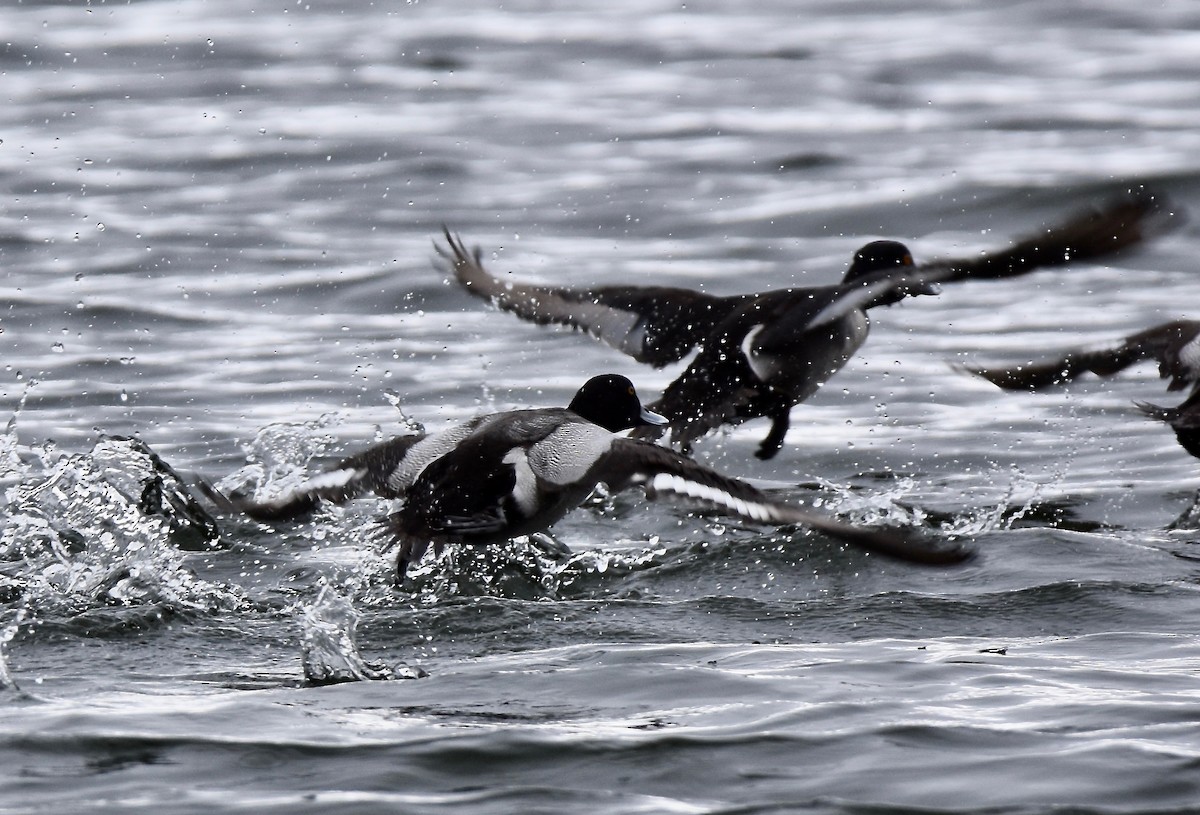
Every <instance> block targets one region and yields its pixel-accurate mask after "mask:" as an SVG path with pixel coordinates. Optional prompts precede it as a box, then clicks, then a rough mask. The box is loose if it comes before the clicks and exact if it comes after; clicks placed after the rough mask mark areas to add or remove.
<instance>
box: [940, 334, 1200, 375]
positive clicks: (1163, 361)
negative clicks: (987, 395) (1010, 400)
mask: <svg viewBox="0 0 1200 815" xmlns="http://www.w3.org/2000/svg"><path fill="white" fill-rule="evenodd" d="M1197 334H1200V322H1196V321H1193V320H1176V321H1173V322H1169V323H1163V324H1162V325H1157V326H1154V327H1152V328H1148V329H1146V330H1145V331H1139V332H1138V333H1136V334H1131V335H1130V336H1128V337H1126V338H1124V339H1123V340H1121V341H1120V342H1119V343H1117V344H1116V345H1113V346H1110V347H1107V348H1098V349H1075V350H1071V351H1067V352H1065V353H1063V354H1061V355H1060V356H1057V357H1052V358H1049V359H1043V360H1038V361H1036V362H1030V363H1027V364H1023V365H1012V366H1008V367H995V368H976V367H968V366H964V367H963V370H965V371H968V372H969V373H973V374H975V375H976V376H981V377H983V378H984V379H986V380H988V381H989V382H991V383H992V384H994V385H996V386H997V387H1000V388H1003V389H1004V390H1038V389H1039V388H1045V387H1049V386H1051V385H1060V384H1063V383H1065V382H1070V381H1072V380H1074V379H1076V378H1077V377H1079V376H1080V375H1082V374H1084V373H1089V372H1090V373H1094V374H1096V375H1097V376H1112V375H1113V374H1116V373H1118V372H1120V371H1123V370H1125V369H1126V368H1128V367H1129V366H1131V365H1133V364H1134V363H1137V362H1140V361H1142V360H1147V359H1155V360H1158V363H1159V373H1160V375H1161V376H1162V377H1163V378H1164V379H1170V380H1171V383H1170V385H1169V386H1168V388H1169V389H1170V390H1180V389H1182V388H1184V387H1187V386H1188V385H1194V384H1195V383H1196V378H1197V377H1196V373H1197V372H1196V371H1195V370H1194V369H1193V368H1192V367H1191V366H1190V365H1189V364H1188V361H1187V360H1185V359H1183V358H1182V354H1181V351H1182V349H1183V347H1184V346H1186V345H1187V344H1188V343H1190V342H1192V340H1194V339H1195V338H1196V336H1197Z"/></svg>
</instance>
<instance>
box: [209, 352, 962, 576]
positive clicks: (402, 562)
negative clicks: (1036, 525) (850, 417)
mask: <svg viewBox="0 0 1200 815" xmlns="http://www.w3.org/2000/svg"><path fill="white" fill-rule="evenodd" d="M665 421H666V420H665V419H664V418H663V417H661V416H659V415H657V414H655V413H653V412H651V411H649V410H647V409H646V408H644V407H643V406H642V404H641V401H640V400H639V399H638V396H637V393H636V391H635V390H634V387H633V385H632V384H631V383H630V382H629V380H628V379H626V378H625V377H623V376H619V375H616V374H607V375H603V376H597V377H593V378H592V379H590V380H588V381H587V382H586V383H585V384H584V385H583V387H581V388H580V389H579V391H578V392H577V393H576V394H575V397H574V398H573V399H572V400H571V403H570V404H569V405H568V406H567V407H565V408H541V409H531V410H513V411H507V412H503V413H493V414H489V415H485V416H480V417H477V418H475V419H472V420H470V421H468V422H466V423H465V424H462V425H459V426H457V427H455V428H453V429H450V430H447V431H445V432H442V433H438V434H434V435H425V434H414V435H408V436H401V437H399V438H395V439H392V440H390V441H387V442H383V443H382V444H378V445H376V446H374V447H371V448H369V449H367V450H364V451H362V452H360V453H358V454H355V455H352V456H350V457H349V458H346V459H344V460H343V461H341V462H339V463H338V464H336V465H334V466H333V467H332V468H330V469H329V470H327V471H326V472H323V473H320V474H318V475H316V476H314V477H313V478H311V479H310V480H308V481H307V482H305V483H304V484H302V485H300V486H299V487H297V488H296V489H295V490H293V491H292V492H290V493H288V494H286V495H284V496H281V497H279V498H277V499H274V500H270V501H263V502H255V501H250V500H246V499H242V498H236V497H235V498H233V499H232V500H231V503H232V504H233V505H234V506H236V508H238V509H240V510H242V511H243V512H245V513H246V514H248V515H249V516H251V517H252V518H255V519H257V520H260V521H278V520H285V519H290V518H295V517H299V516H301V515H303V514H305V513H308V512H310V511H312V510H313V509H315V508H316V507H317V506H318V505H319V504H320V503H321V502H322V501H331V502H333V503H342V502H344V501H347V500H350V499H352V498H356V497H359V496H361V495H364V494H366V493H369V492H374V493H376V494H378V495H380V496H382V497H384V498H397V499H402V501H403V503H402V504H401V506H400V507H399V508H398V509H397V510H396V511H394V512H393V513H391V515H389V516H388V518H387V521H386V532H387V534H388V535H389V536H390V538H391V540H392V542H393V543H394V544H395V545H396V546H397V548H398V554H397V557H396V576H397V583H400V582H402V581H403V580H404V576H405V574H406V572H407V570H408V568H409V566H410V565H411V564H413V563H416V562H417V561H419V560H420V559H421V556H422V555H423V554H424V553H425V550H426V549H427V548H428V547H429V545H430V544H432V545H433V546H434V548H435V550H437V551H440V550H441V548H442V546H443V545H445V544H447V543H461V544H474V545H486V544H493V543H501V542H504V541H507V540H509V539H511V538H514V537H518V536H520V535H529V534H532V533H535V532H540V531H542V530H545V529H546V528H548V527H549V526H551V525H552V524H554V523H555V522H556V521H558V520H559V519H560V518H562V517H563V516H564V515H566V514H567V513H568V512H570V511H571V510H572V509H574V508H575V507H577V506H579V505H580V504H581V503H583V501H584V500H585V499H586V498H587V496H588V495H589V494H590V493H591V492H592V490H593V489H594V488H595V487H596V485H597V484H599V483H604V484H607V485H608V487H609V488H610V489H612V490H613V491H618V490H623V489H626V488H628V487H631V486H634V485H637V486H641V487H642V488H643V489H644V490H645V493H646V496H647V497H648V498H655V497H656V496H658V495H671V496H675V497H679V498H683V499H686V500H690V501H693V502H696V503H698V504H701V505H703V506H705V507H707V508H709V509H713V510H716V511H719V512H722V513H725V514H727V515H732V516H736V517H740V518H744V519H746V520H750V521H756V522H759V523H768V524H799V525H803V526H809V527H812V528H813V529H817V530H820V531H822V532H825V533H827V534H829V535H832V536H834V537H836V538H839V539H841V540H843V541H845V542H847V543H850V544H853V545H855V546H858V547H860V548H862V549H865V550H867V551H870V552H875V553H878V554H881V555H885V556H888V557H891V558H894V559H898V560H902V561H907V562H911V563H918V564H925V565H939V566H940V565H951V564H956V563H961V562H963V561H965V560H966V559H968V558H969V557H971V555H970V553H969V552H967V551H964V550H963V549H961V548H941V549H937V548H931V547H928V546H924V545H921V544H920V543H918V542H917V541H915V540H913V539H911V538H910V536H909V535H906V534H905V533H903V532H901V531H898V530H882V529H865V528H862V527H857V526H853V525H850V524H846V523H842V522H840V521H836V520H833V519H831V518H827V517H824V516H821V515H817V514H813V513H810V512H807V511H804V510H802V509H799V508H797V507H794V506H791V505H789V504H786V503H782V502H780V501H776V500H774V499H772V498H770V497H768V496H767V495H765V494H764V493H762V492H761V491H759V490H758V489H756V488H755V487H753V486H751V485H750V484H747V483H746V482H744V481H739V480H738V479H735V478H729V477H727V476H724V475H721V474H719V473H717V472H715V471H713V470H711V469H709V468H707V467H705V466H703V465H701V464H698V463H696V462H695V461H693V460H691V459H689V458H687V457H685V456H683V455H681V454H679V453H676V452H675V451H673V450H670V449H668V448H666V447H661V446H659V445H655V444H652V443H649V442H644V441H638V440H635V439H628V438H620V437H618V436H617V435H616V434H617V433H619V432H621V431H624V430H629V429H631V428H636V427H642V426H653V425H658V424H661V423H663V422H665ZM226 500H227V501H229V500H230V499H226Z"/></svg>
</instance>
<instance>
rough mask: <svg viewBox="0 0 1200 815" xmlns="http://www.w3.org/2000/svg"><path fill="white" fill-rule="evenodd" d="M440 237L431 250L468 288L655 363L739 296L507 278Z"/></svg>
mask: <svg viewBox="0 0 1200 815" xmlns="http://www.w3.org/2000/svg"><path fill="white" fill-rule="evenodd" d="M445 237H446V242H447V244H448V245H449V250H447V249H445V248H443V247H441V246H436V247H435V248H436V250H437V253H438V254H439V255H440V256H441V257H443V258H445V259H446V260H447V261H448V262H449V263H450V266H451V268H452V270H453V272H454V276H455V278H456V279H457V280H458V282H459V283H460V284H462V286H463V288H465V289H466V290H467V291H468V292H470V293H471V294H474V295H475V296H476V297H480V298H483V299H485V300H489V301H491V302H492V303H493V304H495V305H496V306H497V307H498V308H500V309H502V310H504V311H509V312H512V313H513V314H516V315H517V316H518V317H520V318H521V319H523V320H528V321H530V322H533V323H538V324H540V325H547V324H557V325H568V326H571V327H573V328H578V329H581V330H584V331H587V332H588V333H590V334H593V335H595V336H596V337H598V338H599V339H600V340H602V341H603V342H605V343H607V344H608V345H611V346H612V347H613V348H616V349H617V350H618V351H621V352H622V353H624V354H628V355H629V356H631V357H633V358H634V359H636V360H637V361H638V362H645V363H649V364H651V365H654V366H655V367H661V366H663V365H667V364H669V363H672V362H678V361H679V360H681V359H683V358H684V357H685V356H686V355H687V354H688V353H689V352H690V351H691V350H692V348H694V347H695V346H696V345H697V344H698V343H700V342H701V341H702V340H703V339H704V338H705V336H706V335H707V334H708V332H709V331H710V330H711V329H712V327H713V326H714V325H716V324H717V323H718V322H720V321H721V320H722V319H723V318H724V317H725V316H726V315H727V314H728V313H729V312H730V311H731V310H732V309H733V308H734V307H736V305H737V304H738V302H740V301H741V299H742V298H738V297H730V298H724V297H713V296H711V295H706V294H703V293H701V292H696V291H692V290H690V289H680V288H669V287H666V286H606V287H601V288H597V289H569V288H563V287H557V286H534V285H527V284H522V283H511V282H508V281H504V280H500V279H498V278H496V277H493V276H492V275H491V274H489V273H488V272H487V270H486V269H484V268H483V263H482V260H481V258H480V252H479V249H478V248H476V249H475V250H474V251H468V249H467V247H466V245H465V244H463V242H462V240H461V239H459V238H457V237H455V236H454V235H452V234H451V233H450V231H449V230H445Z"/></svg>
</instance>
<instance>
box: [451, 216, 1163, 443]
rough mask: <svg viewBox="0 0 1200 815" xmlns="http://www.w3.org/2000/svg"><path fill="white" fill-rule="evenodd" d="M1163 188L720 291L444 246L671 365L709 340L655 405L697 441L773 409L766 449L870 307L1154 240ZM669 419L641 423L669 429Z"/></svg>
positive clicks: (841, 360) (491, 284)
mask: <svg viewBox="0 0 1200 815" xmlns="http://www.w3.org/2000/svg"><path fill="white" fill-rule="evenodd" d="M1155 214H1158V215H1165V210H1164V209H1163V205H1162V201H1161V197H1157V196H1154V195H1151V194H1147V193H1137V194H1134V193H1131V194H1129V195H1126V196H1122V197H1120V198H1118V199H1115V200H1113V201H1111V202H1109V203H1108V204H1106V205H1105V206H1104V207H1102V208H1099V209H1089V210H1087V211H1085V212H1082V213H1080V214H1078V215H1076V216H1074V217H1072V218H1069V219H1067V220H1066V221H1065V222H1063V223H1062V224H1060V225H1058V226H1055V227H1052V228H1049V229H1044V230H1042V231H1041V232H1038V233H1036V234H1033V235H1030V236H1029V237H1026V238H1023V239H1021V240H1020V241H1018V242H1017V244H1016V245H1015V246H1013V247H1012V248H1010V249H1007V250H1002V251H999V252H994V253H989V254H982V255H979V256H978V257H973V258H962V259H957V260H946V261H935V262H932V263H926V264H922V265H920V266H917V265H914V263H913V260H912V255H911V253H910V252H909V251H908V248H907V247H905V246H904V245H903V244H901V243H898V242H896V241H873V242H871V243H868V244H867V245H866V246H864V247H862V248H861V249H860V250H859V251H858V252H857V253H856V254H855V256H854V260H853V262H852V263H851V265H850V268H849V270H848V271H847V272H846V275H845V277H844V278H843V279H842V282H841V283H838V284H835V285H830V286H815V287H806V288H794V289H778V290H774V291H767V292H763V293H760V294H742V295H734V296H732V297H716V296H713V295H709V294H704V293H703V292H698V291H693V290H691V289H682V288H670V287H664V286H601V287H597V288H593V289H570V288H565V287H559V286H536V285H528V284H522V283H515V282H511V281H509V280H505V279H501V278H497V277H493V276H492V275H491V274H489V273H488V272H487V271H486V270H485V269H484V267H483V263H482V260H481V255H480V251H479V249H475V250H474V251H469V250H468V249H467V247H466V245H465V244H464V243H463V242H462V240H461V239H459V238H457V237H455V236H454V235H452V234H451V233H450V231H449V230H448V229H446V230H444V231H445V238H446V242H447V244H448V248H443V247H441V246H438V247H437V250H438V253H439V254H440V255H441V256H442V257H443V258H445V259H446V260H448V261H449V264H450V266H451V269H452V271H453V273H454V276H455V278H456V279H457V280H458V282H459V283H461V284H462V286H463V287H464V288H466V290H467V291H468V292H470V293H471V294H474V295H475V296H477V297H481V298H483V299H486V300H490V301H491V302H492V303H493V304H495V305H496V306H497V307H499V308H500V309H502V310H504V311H510V312H512V313H514V314H516V315H517V316H518V317H521V318H522V319H525V320H529V321H531V322H535V323H541V324H546V323H557V324H561V325H568V326H572V327H574V328H578V329H582V330H585V331H588V332H589V333H591V334H594V335H596V336H597V337H598V338H599V339H600V340H602V341H604V342H606V343H608V344H609V345H611V346H613V347H614V348H616V349H617V350H619V351H621V352H623V353H625V354H628V355H630V356H632V357H633V358H634V359H636V360H638V361H639V362H646V363H649V364H651V365H654V366H655V367H661V366H663V365H667V364H669V363H671V362H676V361H679V360H681V359H683V358H684V357H685V356H686V355H687V354H688V353H689V352H691V350H692V349H693V348H697V347H699V352H698V353H697V355H696V357H695V358H694V359H693V360H692V362H691V364H690V365H689V366H688V367H687V369H686V370H685V371H684V372H683V373H682V374H680V375H679V377H678V378H676V379H675V381H673V382H672V383H671V384H670V385H668V386H667V389H666V391H665V392H664V393H663V395H662V398H660V399H658V400H657V401H655V402H653V403H652V404H651V408H652V409H654V410H656V411H658V412H660V413H662V414H663V415H665V416H666V417H667V419H668V422H669V425H670V430H671V441H672V442H675V443H679V444H681V445H683V447H684V449H685V451H686V450H687V448H688V447H689V446H690V444H691V442H692V441H694V440H695V439H698V438H700V437H702V436H704V435H705V434H706V433H708V432H709V431H711V430H713V429H714V428H717V427H719V426H721V425H722V424H739V423H741V422H745V421H748V420H750V419H755V418H759V417H766V418H770V419H771V429H770V431H769V432H768V433H767V436H766V438H764V439H763V441H762V443H761V444H760V446H759V448H758V451H757V453H756V455H758V457H759V458H764V459H766V458H771V457H773V456H774V455H775V454H776V453H777V452H778V451H779V449H780V448H781V447H782V445H783V440H784V436H785V435H786V433H787V430H788V425H789V415H790V411H791V408H792V406H793V405H796V404H799V403H800V402H803V401H804V400H806V399H808V398H809V397H810V396H812V395H813V394H814V393H815V392H816V391H817V389H818V388H820V387H821V385H823V384H824V383H825V381H826V380H828V379H829V378H830V377H831V376H833V375H834V374H835V373H837V371H838V370H840V369H841V368H842V366H844V365H845V364H846V362H847V360H849V359H850V358H851V357H852V356H853V355H854V353H855V352H856V351H857V350H858V348H859V347H860V346H861V345H862V343H863V342H864V341H865V340H866V337H867V332H868V328H869V321H868V319H867V313H866V312H867V310H868V309H871V308H874V307H876V306H881V305H891V304H893V303H897V302H899V301H901V300H903V299H905V298H906V297H911V296H917V295H923V294H936V293H937V292H938V290H939V289H938V284H940V283H944V282H950V281H957V280H966V279H998V278H1005V277H1015V276H1018V275H1023V274H1026V273H1028V272H1031V271H1033V270H1034V269H1037V268H1041V267H1050V266H1061V265H1064V264H1067V263H1074V262H1080V261H1091V260H1096V259H1099V258H1102V257H1107V256H1108V255H1111V254H1113V253H1115V252H1117V251H1119V250H1122V249H1125V248H1128V247H1130V246H1132V245H1134V244H1137V243H1138V242H1140V241H1141V240H1142V239H1143V238H1144V237H1145V236H1146V235H1147V234H1148V232H1149V231H1150V228H1151V222H1152V221H1153V220H1158V221H1159V222H1160V223H1161V222H1163V221H1164V220H1165V219H1152V218H1151V216H1152V215H1155ZM662 432H663V428H646V429H641V430H638V431H635V433H634V435H635V436H638V437H642V438H657V436H658V435H661V433H662Z"/></svg>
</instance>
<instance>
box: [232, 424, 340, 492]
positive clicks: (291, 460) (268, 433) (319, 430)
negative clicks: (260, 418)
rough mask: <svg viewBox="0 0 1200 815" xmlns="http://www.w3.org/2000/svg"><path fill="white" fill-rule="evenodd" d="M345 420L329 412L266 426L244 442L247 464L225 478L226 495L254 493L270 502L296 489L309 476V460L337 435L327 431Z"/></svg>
mask: <svg viewBox="0 0 1200 815" xmlns="http://www.w3.org/2000/svg"><path fill="white" fill-rule="evenodd" d="M340 421H341V419H340V417H339V416H338V414H336V413H326V414H323V415H321V416H319V417H318V418H316V419H314V420H313V421H311V422H276V423H274V424H269V425H267V426H266V427H264V428H262V429H261V430H259V431H258V433H257V434H255V436H254V438H253V439H251V440H250V441H249V442H247V443H246V444H244V445H243V450H244V451H245V453H246V461H247V464H246V465H245V466H244V467H242V468H241V469H239V470H237V471H236V472H233V473H230V474H229V475H227V476H225V478H223V479H221V481H220V482H219V483H218V484H217V489H218V490H219V491H220V492H222V493H224V494H225V495H234V494H246V493H249V494H252V495H253V496H254V498H255V500H258V501H268V500H270V499H272V498H275V497H277V496H280V495H283V494H285V493H287V492H289V491H291V490H293V489H295V488H296V487H297V486H298V485H299V484H300V483H301V482H303V481H304V479H305V478H307V472H308V466H309V462H311V461H312V459H313V458H315V457H316V456H319V455H321V454H322V453H324V452H325V451H326V450H327V449H328V448H329V447H330V445H332V444H333V442H334V438H333V436H332V435H330V434H329V433H327V432H325V431H326V430H327V429H328V428H329V427H332V426H334V425H336V424H338V423H339V422H340Z"/></svg>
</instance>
